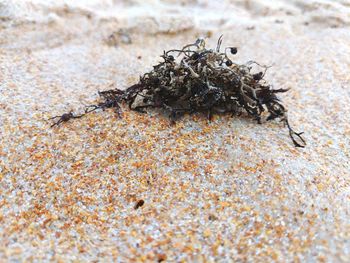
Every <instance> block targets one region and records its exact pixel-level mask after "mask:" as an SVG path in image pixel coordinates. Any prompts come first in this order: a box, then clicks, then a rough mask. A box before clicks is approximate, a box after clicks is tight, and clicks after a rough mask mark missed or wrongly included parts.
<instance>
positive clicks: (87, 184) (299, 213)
mask: <svg viewBox="0 0 350 263" xmlns="http://www.w3.org/2000/svg"><path fill="white" fill-rule="evenodd" d="M349 27H350V2H349V1H345V0H343V1H341V0H338V1H330V0H310V1H301V0H291V1H287V0H278V1H277V0H276V1H268V0H252V1H248V0H247V1H243V0H237V1H229V0H226V1H214V0H212V1H210V0H189V1H174V0H165V1H160V0H148V1H141V0H135V1H132V0H129V1H127V0H125V1H123V0H119V1H118V0H114V1H112V0H110V1H107V0H101V1H97V0H94V1H87V0H86V1H83V0H80V1H73V0H72V1H68V0H66V1H53V0H52V1H44V0H31V1H29V0H16V1H13V0H0V124H1V125H0V142H1V144H0V258H1V259H0V261H11V262H21V261H36V260H42V261H49V260H52V261H57V262H66V261H74V260H76V261H94V260H103V261H117V262H161V261H163V260H165V261H168V262H180V261H195V262H205V261H207V262H213V261H218V262H228V261H231V260H234V261H238V262H247V261H249V262H252V261H256V262H272V261H274V262H349V259H350V220H349V218H350V172H349V169H350V168H349V167H350V150H349V146H350V124H349V119H350V84H349V83H350V28H349ZM221 34H223V35H224V42H223V45H224V46H237V47H238V51H239V52H238V54H237V55H236V56H235V61H236V62H240V63H243V62H246V61H248V60H256V61H258V62H260V63H262V64H265V65H273V67H272V68H271V69H270V70H269V71H268V73H267V76H266V79H267V80H268V81H269V82H270V83H271V84H272V85H273V87H275V88H291V90H290V91H289V92H288V93H286V94H283V95H282V96H281V97H282V99H283V102H284V104H285V105H286V106H287V107H288V109H289V111H288V113H289V118H290V122H291V124H292V125H293V127H294V128H295V129H296V130H299V131H304V132H305V138H306V140H307V144H308V145H307V147H306V148H305V149H296V148H294V147H293V145H292V143H291V141H290V139H289V137H288V134H287V130H286V128H284V127H282V125H281V124H280V123H277V122H275V123H264V124H263V125H257V124H256V123H255V122H253V121H252V120H250V119H246V118H244V117H241V118H231V117H230V116H216V117H215V118H214V120H213V121H212V122H208V121H207V120H206V119H205V117H204V116H201V115H193V116H185V117H184V118H183V119H182V120H180V121H179V122H177V124H176V125H175V126H171V125H169V121H168V119H167V117H166V116H164V115H163V114H162V113H159V112H157V111H150V112H149V113H148V114H139V113H135V112H130V111H129V110H128V109H127V108H125V109H124V111H123V118H122V119H118V118H116V116H115V114H114V113H113V112H112V111H105V112H98V113H95V114H91V115H89V116H87V117H85V118H83V119H78V120H75V121H73V122H68V123H66V124H64V125H62V126H61V127H59V128H54V129H51V128H50V123H49V122H47V121H44V120H43V119H47V118H49V117H52V116H55V115H59V114H62V113H64V112H67V111H70V110H76V109H78V110H79V109H83V106H84V104H85V105H88V104H91V103H94V102H96V100H97V99H98V95H97V91H99V90H106V89H110V88H111V87H113V86H114V87H118V88H124V87H127V86H128V85H132V84H134V83H135V82H137V81H138V78H139V75H141V74H143V73H144V72H146V71H147V70H150V69H151V68H152V65H154V64H156V63H157V62H158V61H159V60H160V58H159V55H161V54H162V52H163V50H167V49H170V48H178V47H182V46H183V45H185V44H187V43H192V42H194V41H195V40H196V38H197V37H200V36H203V37H206V38H207V44H208V45H209V46H212V47H213V48H214V47H215V44H216V41H217V39H218V37H219V36H220V35H221ZM130 41H131V42H130ZM139 200H144V205H143V206H142V207H140V208H138V209H137V210H135V209H134V206H135V204H136V203H137V202H138V201H139Z"/></svg>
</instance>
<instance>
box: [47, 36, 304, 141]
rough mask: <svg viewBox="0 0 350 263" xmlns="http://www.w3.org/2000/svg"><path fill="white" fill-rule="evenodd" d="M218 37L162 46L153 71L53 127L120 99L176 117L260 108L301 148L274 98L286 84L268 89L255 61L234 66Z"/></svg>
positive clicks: (255, 114) (258, 114) (252, 112)
mask: <svg viewBox="0 0 350 263" xmlns="http://www.w3.org/2000/svg"><path fill="white" fill-rule="evenodd" d="M221 44H222V36H220V38H219V39H218V42H217V46H216V49H215V50H212V49H206V48H205V41H204V40H203V39H198V40H197V41H196V42H195V43H193V44H188V45H186V46H184V47H183V48H182V49H171V50H168V51H166V52H165V51H164V53H163V55H162V56H161V58H162V59H163V61H162V62H160V63H158V64H157V65H155V66H153V70H151V71H150V72H148V73H145V74H144V75H143V76H141V77H140V80H139V82H138V83H136V84H134V85H132V86H130V87H128V88H127V89H126V90H120V89H111V90H106V91H101V92H99V96H100V99H101V101H100V102H99V103H98V104H96V105H90V106H87V107H86V108H85V112H84V113H83V114H79V115H77V114H74V113H72V112H70V113H66V114H63V115H62V116H56V117H55V118H59V119H58V121H57V122H56V123H54V124H53V125H52V126H55V125H59V124H60V123H62V122H66V121H68V120H70V119H73V118H80V117H82V116H84V115H85V114H88V113H91V112H94V111H96V110H99V109H102V110H105V109H108V108H113V109H115V111H116V113H117V114H118V115H119V114H120V111H121V108H120V103H122V102H124V103H127V104H128V105H129V108H130V109H131V110H135V111H139V112H145V109H147V108H162V109H164V110H166V111H168V112H169V113H170V119H171V120H172V121H175V120H176V119H177V118H179V117H180V116H182V115H184V114H185V113H194V112H204V113H206V114H207V116H208V118H211V116H212V115H213V114H214V113H231V114H232V115H236V114H241V113H242V112H243V111H245V112H246V113H247V114H248V116H250V117H252V118H253V119H255V120H257V122H258V123H261V121H262V114H263V112H265V111H267V112H268V114H269V115H268V117H267V118H266V120H267V121H270V120H274V119H280V120H282V121H284V123H285V124H286V126H287V128H288V130H289V136H290V138H291V140H292V142H293V144H294V145H295V146H296V147H305V146H306V142H305V140H304V139H303V137H302V136H301V135H302V133H297V132H295V131H294V130H293V129H292V128H291V126H290V125H289V122H288V118H287V114H286V113H287V110H286V109H285V107H284V106H283V105H282V104H281V102H280V100H279V99H278V98H277V96H276V94H277V93H283V92H286V91H288V89H276V90H274V89H272V88H271V86H270V85H268V84H267V82H266V81H265V80H264V76H265V73H266V71H267V69H268V68H269V67H266V66H262V65H260V64H258V63H257V62H255V61H249V62H247V63H246V64H243V65H239V64H236V63H234V62H233V61H232V60H231V59H230V58H229V57H228V55H227V50H229V51H230V53H231V54H233V55H234V54H236V53H237V48H235V47H228V48H225V52H224V53H221V52H220V49H221ZM252 64H256V65H257V66H259V67H261V68H262V69H263V71H261V72H257V73H252V72H251V69H252V67H251V65H252Z"/></svg>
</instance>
